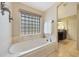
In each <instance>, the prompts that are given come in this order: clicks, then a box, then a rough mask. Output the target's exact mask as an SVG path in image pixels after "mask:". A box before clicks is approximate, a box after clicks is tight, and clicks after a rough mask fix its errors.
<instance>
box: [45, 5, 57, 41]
mask: <svg viewBox="0 0 79 59" xmlns="http://www.w3.org/2000/svg"><path fill="white" fill-rule="evenodd" d="M44 19H45V21H44V22H46V21H49V20H54V23H53V26H52V28H51V30H52V31H51V33H52V38H53V41H54V42H57V5H56V6H51V7H50V8H49V9H48V10H46V11H45V18H44ZM48 34H49V33H48Z"/></svg>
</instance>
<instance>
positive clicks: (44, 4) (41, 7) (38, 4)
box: [23, 2, 55, 11]
mask: <svg viewBox="0 0 79 59" xmlns="http://www.w3.org/2000/svg"><path fill="white" fill-rule="evenodd" d="M23 4H26V5H28V6H30V7H32V8H35V9H38V10H40V11H45V10H47V9H48V8H49V7H51V6H52V5H54V4H55V2H24V3H23Z"/></svg>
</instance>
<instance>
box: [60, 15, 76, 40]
mask: <svg viewBox="0 0 79 59" xmlns="http://www.w3.org/2000/svg"><path fill="white" fill-rule="evenodd" d="M60 21H61V22H63V24H64V26H65V29H66V30H67V34H68V39H73V40H77V16H76V15H74V16H69V17H65V18H62V19H60Z"/></svg>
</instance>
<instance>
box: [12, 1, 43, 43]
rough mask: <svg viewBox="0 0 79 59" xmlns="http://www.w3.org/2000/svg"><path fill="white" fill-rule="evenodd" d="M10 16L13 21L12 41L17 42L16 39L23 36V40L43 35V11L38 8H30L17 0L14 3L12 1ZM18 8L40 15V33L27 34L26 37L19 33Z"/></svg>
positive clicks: (21, 38)
mask: <svg viewBox="0 0 79 59" xmlns="http://www.w3.org/2000/svg"><path fill="white" fill-rule="evenodd" d="M11 9H12V16H13V22H12V37H13V39H12V40H13V41H12V42H13V43H15V42H18V41H22V40H24V39H23V38H26V39H25V40H29V39H30V38H31V39H32V38H36V37H41V36H42V35H43V28H44V27H43V20H44V19H43V14H44V13H43V12H42V11H39V10H36V9H34V8H31V7H29V6H27V5H25V4H21V3H19V2H15V3H12V8H11ZM20 9H23V10H26V11H29V12H32V13H34V14H37V15H41V16H42V17H41V21H40V22H41V24H40V25H41V26H40V30H41V31H40V32H41V33H40V34H37V35H29V36H27V37H23V36H21V33H20V20H21V17H20Z"/></svg>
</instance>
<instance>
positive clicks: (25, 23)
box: [21, 12, 40, 35]
mask: <svg viewBox="0 0 79 59" xmlns="http://www.w3.org/2000/svg"><path fill="white" fill-rule="evenodd" d="M21 33H23V34H24V35H25V34H36V33H40V16H37V15H32V14H29V13H22V12H21Z"/></svg>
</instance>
